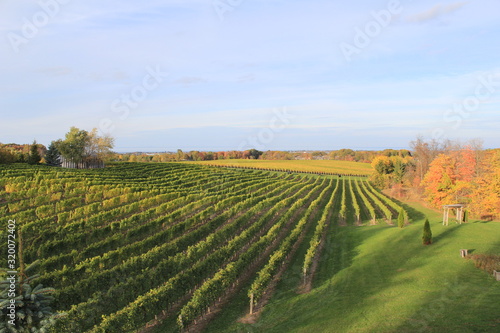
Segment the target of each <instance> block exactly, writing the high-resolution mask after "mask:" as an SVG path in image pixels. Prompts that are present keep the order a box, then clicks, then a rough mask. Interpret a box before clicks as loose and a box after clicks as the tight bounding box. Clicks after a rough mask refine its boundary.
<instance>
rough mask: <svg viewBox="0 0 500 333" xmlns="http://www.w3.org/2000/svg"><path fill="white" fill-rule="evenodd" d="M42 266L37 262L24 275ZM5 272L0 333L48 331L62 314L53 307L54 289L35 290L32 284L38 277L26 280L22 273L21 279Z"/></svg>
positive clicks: (1, 295) (39, 332)
mask: <svg viewBox="0 0 500 333" xmlns="http://www.w3.org/2000/svg"><path fill="white" fill-rule="evenodd" d="M39 263H40V262H39V261H35V262H34V263H32V264H31V265H29V266H28V267H26V269H25V270H24V273H26V274H29V272H30V271H32V270H33V269H34V268H35V267H36V266H38V265H39ZM2 271H3V273H4V276H3V279H2V281H1V282H0V286H1V288H2V292H1V294H0V309H1V311H0V313H1V315H2V321H0V332H6V333H7V332H12V333H28V332H29V333H43V332H46V331H47V329H48V328H49V327H50V326H52V325H53V324H54V323H55V321H56V319H57V318H59V317H61V316H62V315H63V314H61V313H54V312H53V311H52V308H51V306H50V304H51V303H52V301H53V300H54V298H53V297H52V296H51V294H52V293H54V291H55V290H54V289H53V288H44V287H43V285H41V284H38V285H37V286H36V287H34V288H32V287H31V282H32V281H33V279H36V278H37V277H38V276H37V275H33V276H31V277H28V278H24V277H23V275H24V274H23V272H22V271H21V272H19V273H20V274H19V276H17V275H12V274H8V273H7V271H8V270H7V269H3V270H2ZM14 281H15V282H14ZM13 283H15V286H16V287H15V289H12V288H11V287H12V285H13ZM13 302H14V303H13Z"/></svg>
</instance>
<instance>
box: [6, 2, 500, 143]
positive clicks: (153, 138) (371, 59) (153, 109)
mask: <svg viewBox="0 0 500 333" xmlns="http://www.w3.org/2000/svg"><path fill="white" fill-rule="evenodd" d="M0 35H1V36H2V38H0V50H1V52H0V87H1V93H0V113H1V114H0V115H1V118H0V119H1V122H0V142H3V143H7V142H17V143H29V142H32V141H33V139H36V140H38V141H39V142H41V143H43V144H46V145H48V144H49V143H50V141H51V140H55V139H58V138H62V137H64V134H65V133H66V132H67V131H68V130H69V128H70V127H71V126H77V127H79V128H83V129H87V130H90V129H92V128H94V127H97V128H99V129H100V131H101V132H102V133H104V132H107V133H109V134H110V135H112V136H114V137H115V139H116V150H117V151H135V150H147V151H172V150H176V149H177V148H181V149H183V150H193V149H196V150H229V149H246V148H251V147H255V148H257V149H261V150H267V149H271V150H274V149H282V150H294V149H324V150H327V149H339V148H352V149H379V148H405V147H408V144H409V142H410V141H411V140H413V139H414V138H415V137H416V136H417V135H423V136H424V137H427V138H438V139H440V138H459V139H461V140H468V139H472V138H481V139H482V140H483V141H484V146H485V147H500V134H499V129H500V112H499V111H500V93H499V92H500V57H499V56H498V55H499V54H500V37H499V36H500V3H499V2H498V1H496V0H481V1H480V0H475V1H440V2H438V1H427V0H423V1H403V0H401V1H398V0H394V1H373V0H370V1H367V0H363V1H349V2H348V1H343V2H340V1H331V0H330V1H326V0H325V1H321V0H320V1H317V0H309V1H306V0H265V1H264V0H241V1H240V0H171V1H169V0H164V1H157V0H149V1H146V2H144V3H143V2H139V1H129V0H125V1H123V0H122V1H115V0H110V1H102V0H101V1H96V0H87V1H77V0H41V1H38V2H35V1H17V0H5V1H2V2H0Z"/></svg>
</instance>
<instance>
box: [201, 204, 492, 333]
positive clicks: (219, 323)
mask: <svg viewBox="0 0 500 333" xmlns="http://www.w3.org/2000/svg"><path fill="white" fill-rule="evenodd" d="M415 208H417V209H418V211H416V210H414V211H413V214H412V218H413V219H414V222H413V224H412V225H410V226H407V227H405V228H404V229H403V230H400V229H398V228H396V227H389V226H385V225H379V226H364V227H354V226H348V227H338V226H334V227H332V229H331V232H330V235H329V237H328V239H327V246H326V250H325V252H324V253H323V258H322V262H321V264H320V267H319V271H318V275H317V277H316V280H315V286H314V289H313V291H312V292H311V293H309V294H304V295H297V294H296V293H295V287H296V286H297V283H298V281H299V276H300V275H299V274H300V273H299V272H300V265H301V260H302V257H301V256H297V258H296V260H295V262H294V263H293V264H292V265H291V269H289V271H288V272H287V273H286V274H285V276H284V278H283V281H282V282H281V283H280V285H279V286H278V290H277V292H276V294H275V296H274V297H273V299H272V300H271V302H270V304H268V306H267V307H266V308H265V310H264V313H263V315H262V317H261V318H260V320H259V321H258V322H257V323H255V324H252V325H249V324H240V323H236V322H235V319H236V318H238V317H239V316H240V315H241V314H243V313H244V312H245V311H247V310H248V309H247V299H246V298H245V295H244V294H240V295H239V296H238V297H237V298H236V300H235V301H234V302H233V303H232V304H230V305H229V306H228V308H229V309H228V310H226V311H224V312H223V313H222V316H221V317H220V318H218V319H217V320H216V321H214V322H213V323H212V325H211V326H210V327H209V332H445V331H448V332H498V331H500V320H499V316H498V315H499V312H498V299H500V282H497V281H495V280H494V279H493V278H492V277H490V276H489V275H488V274H487V273H485V272H483V271H480V270H478V269H476V268H475V267H474V265H473V263H472V262H470V261H467V260H465V259H462V258H461V257H460V256H459V250H460V249H462V248H466V249H469V250H472V249H473V250H474V253H500V240H499V237H498V235H500V223H498V222H489V223H482V222H479V221H472V223H468V224H463V225H455V224H450V226H448V227H444V226H442V225H441V224H440V223H439V221H440V214H438V213H436V212H434V211H430V210H427V209H425V208H423V207H421V206H415ZM419 212H423V213H424V214H427V216H429V218H430V221H431V228H432V232H433V234H434V244H433V245H431V246H427V247H426V246H423V245H421V235H422V228H423V215H422V214H421V213H419Z"/></svg>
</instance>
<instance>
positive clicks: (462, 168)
mask: <svg viewBox="0 0 500 333" xmlns="http://www.w3.org/2000/svg"><path fill="white" fill-rule="evenodd" d="M422 185H423V187H424V189H425V196H426V199H427V200H428V202H429V203H431V205H432V206H434V207H437V208H440V207H441V206H442V205H447V204H452V203H463V204H467V205H468V209H469V211H470V212H471V213H472V214H473V215H476V216H481V215H493V216H500V151H493V152H490V153H489V154H487V155H486V157H485V158H483V159H482V160H481V161H478V160H477V156H476V153H475V152H474V151H473V150H472V149H470V148H465V149H461V150H457V151H452V152H450V153H448V154H440V155H438V156H437V157H436V158H435V159H434V160H433V161H432V162H431V164H430V167H429V171H428V172H427V173H426V174H425V177H424V180H423V182H422Z"/></svg>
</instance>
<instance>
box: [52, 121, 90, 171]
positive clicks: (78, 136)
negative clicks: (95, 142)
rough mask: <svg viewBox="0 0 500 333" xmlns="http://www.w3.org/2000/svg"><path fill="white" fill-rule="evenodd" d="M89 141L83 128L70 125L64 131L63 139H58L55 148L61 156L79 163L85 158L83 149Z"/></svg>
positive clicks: (84, 149)
mask: <svg viewBox="0 0 500 333" xmlns="http://www.w3.org/2000/svg"><path fill="white" fill-rule="evenodd" d="M88 141H89V134H88V132H87V131H85V130H80V129H78V128H76V127H71V128H70V130H69V132H68V133H66V137H65V140H62V141H59V143H58V144H57V149H58V150H59V152H60V153H61V155H62V157H64V158H65V159H67V160H69V161H72V162H74V163H80V162H82V161H83V159H84V158H85V151H86V147H87V145H88Z"/></svg>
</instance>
